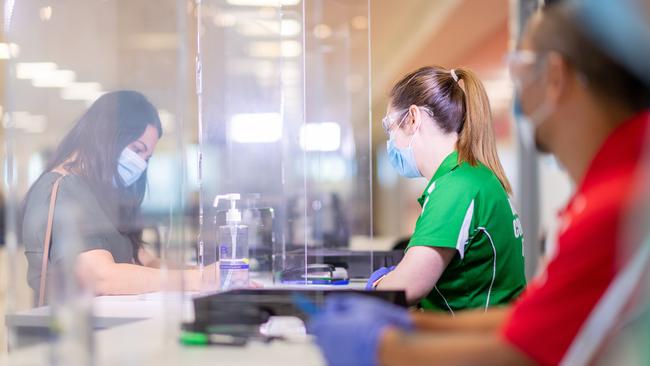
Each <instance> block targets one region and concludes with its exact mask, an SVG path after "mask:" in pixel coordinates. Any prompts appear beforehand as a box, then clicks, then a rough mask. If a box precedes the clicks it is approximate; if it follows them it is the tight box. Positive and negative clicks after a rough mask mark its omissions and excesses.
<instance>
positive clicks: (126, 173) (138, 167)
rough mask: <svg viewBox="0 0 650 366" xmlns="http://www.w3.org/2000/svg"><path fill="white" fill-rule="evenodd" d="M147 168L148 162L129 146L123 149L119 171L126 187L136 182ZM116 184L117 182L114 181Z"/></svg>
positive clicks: (118, 165)
mask: <svg viewBox="0 0 650 366" xmlns="http://www.w3.org/2000/svg"><path fill="white" fill-rule="evenodd" d="M145 169H147V162H146V161H145V160H144V159H142V158H141V157H140V155H138V154H136V153H135V152H134V151H133V150H131V149H129V148H128V147H127V148H125V149H124V150H122V154H120V158H119V159H118V161H117V173H118V174H119V175H120V178H121V179H122V182H123V183H124V186H125V187H128V186H130V185H132V184H133V183H135V182H136V181H137V180H138V179H139V178H140V176H141V175H142V173H143V172H144V171H145ZM113 183H114V184H115V183H116V182H113ZM115 186H117V184H115Z"/></svg>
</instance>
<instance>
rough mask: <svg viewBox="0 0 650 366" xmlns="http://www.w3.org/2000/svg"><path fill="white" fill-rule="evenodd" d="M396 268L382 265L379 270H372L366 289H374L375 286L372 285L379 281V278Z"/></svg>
mask: <svg viewBox="0 0 650 366" xmlns="http://www.w3.org/2000/svg"><path fill="white" fill-rule="evenodd" d="M394 269H395V266H390V267H388V268H386V267H381V268H379V269H378V270H376V271H374V272H372V274H371V275H370V279H368V282H367V283H366V290H374V289H375V288H374V287H372V285H373V284H374V283H375V281H377V280H378V279H380V278H382V277H384V276H385V275H387V274H389V273H390V272H392V271H393V270H394Z"/></svg>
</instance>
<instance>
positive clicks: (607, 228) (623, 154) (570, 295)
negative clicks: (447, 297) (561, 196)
mask: <svg viewBox="0 0 650 366" xmlns="http://www.w3.org/2000/svg"><path fill="white" fill-rule="evenodd" d="M649 122H650V113H648V112H647V111H646V112H643V113H640V114H638V115H636V116H635V117H633V118H632V119H630V120H628V121H626V122H624V123H623V124H621V125H620V126H619V127H618V128H617V129H616V130H615V131H614V132H613V133H612V134H611V135H610V136H609V137H608V138H607V140H606V141H605V143H604V144H603V146H602V147H601V148H600V150H599V152H598V153H597V154H596V156H595V158H594V159H593V161H592V162H591V165H590V167H589V169H588V170H587V173H586V175H585V177H584V180H583V181H582V184H580V186H579V188H578V190H577V192H576V193H575V195H574V196H573V197H572V199H571V200H570V201H569V203H568V205H567V206H566V208H565V209H564V210H563V212H562V213H561V214H560V217H559V219H560V228H559V232H558V249H557V251H556V254H555V257H554V258H553V259H552V261H551V262H550V263H549V265H548V267H547V269H546V272H545V273H544V274H542V275H541V276H539V277H538V278H536V279H535V280H534V281H533V282H532V283H531V284H530V285H529V287H528V289H527V290H526V292H525V294H524V295H523V296H522V297H521V298H520V299H519V301H518V302H517V303H516V304H515V305H514V307H513V311H512V314H511V315H510V318H509V319H508V320H507V321H506V323H505V325H504V327H503V328H502V335H503V337H505V339H506V340H507V341H508V342H509V343H510V344H512V345H514V346H515V347H516V348H518V349H519V350H520V351H522V352H523V353H525V354H527V355H528V356H529V357H530V358H531V359H533V360H535V361H537V362H538V363H539V364H542V365H556V364H558V363H559V362H560V361H561V360H562V358H563V357H564V355H565V354H566V352H567V350H568V349H569V346H570V345H571V344H572V342H573V340H574V338H575V337H576V334H578V331H579V330H580V328H581V327H582V325H583V324H584V323H585V320H586V319H587V318H588V316H589V314H590V313H591V311H592V309H593V308H594V306H595V305H596V303H597V302H598V301H599V299H600V298H601V296H602V295H603V293H604V292H605V290H606V289H607V287H608V286H609V284H610V283H611V282H612V280H613V279H614V277H615V275H616V274H617V272H618V271H619V269H620V267H621V263H625V262H624V261H625V260H627V258H625V257H624V256H625V255H626V253H628V251H627V250H626V249H624V247H623V243H624V242H625V241H624V235H625V234H626V230H625V229H626V228H627V226H626V225H627V222H628V221H627V220H626V219H627V218H628V216H627V214H628V213H629V210H628V209H629V206H630V203H631V202H632V199H633V196H634V194H635V192H636V191H637V189H638V188H639V187H638V181H637V178H638V174H639V173H640V170H639V167H640V164H641V160H642V159H643V155H644V142H646V141H647V140H646V138H647V137H648V133H647V131H648V127H649V126H650V123H649Z"/></svg>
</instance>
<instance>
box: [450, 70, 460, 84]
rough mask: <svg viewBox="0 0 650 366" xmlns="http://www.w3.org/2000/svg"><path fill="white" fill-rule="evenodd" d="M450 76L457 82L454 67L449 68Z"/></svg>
mask: <svg viewBox="0 0 650 366" xmlns="http://www.w3.org/2000/svg"><path fill="white" fill-rule="evenodd" d="M451 77H452V78H454V81H455V82H458V75H456V70H455V69H451Z"/></svg>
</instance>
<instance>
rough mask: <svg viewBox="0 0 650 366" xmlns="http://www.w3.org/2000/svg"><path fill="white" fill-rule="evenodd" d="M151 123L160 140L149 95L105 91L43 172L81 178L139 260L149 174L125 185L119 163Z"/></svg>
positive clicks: (61, 144)
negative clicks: (61, 169) (62, 171)
mask: <svg viewBox="0 0 650 366" xmlns="http://www.w3.org/2000/svg"><path fill="white" fill-rule="evenodd" d="M149 125H151V126H153V127H155V128H156V129H157V130H158V137H160V136H162V125H161V123H160V118H159V116H158V112H157V110H156V107H154V106H153V104H151V102H149V100H147V98H146V97H145V96H144V95H142V94H141V93H139V92H136V91H130V90H121V91H115V92H110V93H106V94H104V95H102V96H101V97H99V98H98V99H97V100H96V101H95V102H94V103H93V104H92V105H91V106H90V108H88V110H87V111H86V112H85V113H84V114H83V115H82V116H81V118H79V120H78V121H77V123H76V124H75V125H74V127H72V130H70V132H68V134H67V135H66V136H65V137H64V138H63V141H62V142H61V143H60V144H59V146H58V147H57V148H56V150H55V151H54V153H53V155H52V158H51V159H50V161H49V162H48V164H47V166H46V168H45V171H44V173H43V174H46V173H47V172H50V171H51V170H53V169H55V168H57V167H59V166H63V167H64V168H65V169H66V170H67V171H69V172H72V173H73V174H75V175H76V176H78V177H80V178H82V179H83V180H84V181H85V182H86V183H87V184H88V185H89V186H90V188H91V190H92V191H93V193H94V194H95V197H96V198H97V200H98V201H99V203H100V205H101V207H102V208H103V209H104V210H105V211H106V213H107V215H108V217H110V218H111V220H113V223H114V225H115V226H116V228H117V229H118V231H119V232H120V233H122V234H123V235H125V236H127V237H128V238H129V239H130V240H131V243H132V244H133V255H134V258H135V260H136V262H138V249H139V248H140V246H141V244H142V239H141V236H142V228H141V227H140V226H139V223H138V218H139V216H140V205H141V204H142V200H143V199H144V193H145V190H146V185H147V172H146V171H145V172H144V173H143V174H142V175H141V176H140V178H139V179H138V181H137V182H135V183H134V184H132V185H131V186H129V187H125V186H124V184H123V182H122V179H121V178H120V177H119V174H118V173H117V161H118V158H119V156H120V154H121V153H122V151H123V150H124V149H125V148H126V147H127V146H128V145H129V144H131V143H132V142H133V141H135V140H137V139H138V138H139V137H140V136H142V134H143V133H144V131H145V129H146V128H147V126H149ZM114 182H115V183H114Z"/></svg>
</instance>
